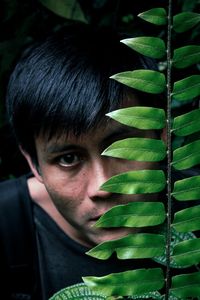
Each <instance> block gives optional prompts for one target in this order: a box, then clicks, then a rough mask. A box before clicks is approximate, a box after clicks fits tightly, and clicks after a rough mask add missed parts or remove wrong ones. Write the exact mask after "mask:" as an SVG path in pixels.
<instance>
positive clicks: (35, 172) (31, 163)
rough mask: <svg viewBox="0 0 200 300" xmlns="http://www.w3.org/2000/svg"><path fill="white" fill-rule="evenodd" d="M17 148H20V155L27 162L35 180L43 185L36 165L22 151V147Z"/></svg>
mask: <svg viewBox="0 0 200 300" xmlns="http://www.w3.org/2000/svg"><path fill="white" fill-rule="evenodd" d="M19 148H20V151H21V153H22V155H23V156H24V157H25V159H26V160H27V162H28V164H29V167H30V169H31V171H32V173H33V175H34V176H35V177H36V178H37V180H38V181H39V182H41V183H43V179H42V176H41V172H40V168H39V166H38V165H37V163H36V162H34V161H33V159H32V158H31V156H30V155H29V154H28V153H27V152H26V151H24V149H22V147H19Z"/></svg>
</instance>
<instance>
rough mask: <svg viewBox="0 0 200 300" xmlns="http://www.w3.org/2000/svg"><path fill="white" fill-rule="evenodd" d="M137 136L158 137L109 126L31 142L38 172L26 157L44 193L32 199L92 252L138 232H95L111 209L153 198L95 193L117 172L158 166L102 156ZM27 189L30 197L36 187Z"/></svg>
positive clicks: (145, 131)
mask: <svg viewBox="0 0 200 300" xmlns="http://www.w3.org/2000/svg"><path fill="white" fill-rule="evenodd" d="M135 136H136V137H145V138H156V136H155V132H154V131H147V130H144V131H142V130H138V129H135V128H129V127H127V126H124V125H122V124H120V123H118V122H116V121H110V122H108V123H106V125H101V126H98V127H97V128H95V129H93V130H91V131H90V132H88V133H86V134H82V135H81V136H80V137H78V138H77V137H75V136H74V135H73V134H68V135H66V136H65V135H64V134H63V135H61V136H59V137H58V136H56V137H53V138H52V139H51V140H49V141H46V139H45V138H44V137H43V136H39V137H38V138H36V139H35V144H36V151H37V156H38V165H39V166H38V167H39V168H36V167H35V165H34V164H33V162H32V161H31V158H30V156H29V155H28V154H26V153H24V155H25V157H26V158H27V160H28V162H29V165H30V167H31V169H32V172H33V173H34V175H35V177H36V178H37V179H38V184H40V185H41V189H42V187H43V190H44V192H43V193H42V192H41V193H40V194H39V193H37V195H35V196H33V198H34V199H36V201H37V202H38V203H39V205H41V206H42V207H43V208H44V209H45V210H46V211H47V213H49V214H50V215H51V217H52V218H53V219H54V220H55V222H57V223H58V225H59V226H60V227H61V228H62V229H63V230H64V231H65V232H66V234H68V235H69V236H70V237H71V238H72V239H74V240H76V241H77V242H79V243H81V244H83V245H85V246H88V247H93V246H94V245H96V244H98V243H101V242H104V241H107V240H111V239H116V238H119V237H121V236H123V235H125V234H128V233H130V232H132V231H133V232H135V231H136V229H130V228H129V229H128V228H110V229H100V228H95V227H93V225H94V224H95V222H96V220H97V219H98V218H99V217H100V216H101V215H102V214H103V213H105V212H106V211H107V210H108V209H110V208H111V207H113V206H114V205H118V204H125V203H128V202H130V201H146V200H149V201H151V200H152V198H151V195H120V194H113V193H110V192H106V191H102V190H100V189H99V188H100V186H101V185H102V184H103V183H104V182H105V181H107V180H108V179H109V178H110V177H112V176H114V175H117V174H119V173H122V172H126V171H130V170H139V169H152V168H155V167H156V165H155V163H149V162H136V161H127V160H123V159H117V158H111V157H106V156H102V155H101V153H102V152H103V150H104V149H105V148H107V147H108V146H109V145H110V144H111V143H113V142H115V141H117V140H120V139H123V138H129V137H135ZM38 169H39V172H38ZM38 184H36V186H38ZM29 189H30V193H33V194H34V189H35V188H32V187H31V186H30V188H29ZM42 195H43V196H42ZM42 197H43V199H42ZM38 199H39V200H38ZM44 199H47V200H44ZM154 200H155V198H154ZM51 202H52V203H53V204H51Z"/></svg>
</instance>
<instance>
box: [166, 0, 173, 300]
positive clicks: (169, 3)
mask: <svg viewBox="0 0 200 300" xmlns="http://www.w3.org/2000/svg"><path fill="white" fill-rule="evenodd" d="M171 28H172V0H169V2H168V26H167V125H166V126H167V148H168V156H167V182H168V185H167V216H168V218H167V245H166V262H167V265H166V292H165V299H166V300H167V299H169V290H170V284H171V282H170V281H171V280H170V244H171V219H172V212H171V211H172V209H171V208H172V202H171V189H172V183H171V159H172V150H171V91H172V86H171V85H172V78H171V57H172V56H171Z"/></svg>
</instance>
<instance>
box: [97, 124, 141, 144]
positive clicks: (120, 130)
mask: <svg viewBox="0 0 200 300" xmlns="http://www.w3.org/2000/svg"><path fill="white" fill-rule="evenodd" d="M139 132H141V131H140V130H139V129H137V128H133V127H128V126H123V127H119V128H117V129H115V130H114V131H113V132H111V133H109V134H108V135H107V136H106V137H104V139H103V141H102V143H103V144H104V143H105V144H106V143H107V142H109V141H112V140H115V139H116V138H118V137H120V136H123V135H126V134H131V135H134V133H139Z"/></svg>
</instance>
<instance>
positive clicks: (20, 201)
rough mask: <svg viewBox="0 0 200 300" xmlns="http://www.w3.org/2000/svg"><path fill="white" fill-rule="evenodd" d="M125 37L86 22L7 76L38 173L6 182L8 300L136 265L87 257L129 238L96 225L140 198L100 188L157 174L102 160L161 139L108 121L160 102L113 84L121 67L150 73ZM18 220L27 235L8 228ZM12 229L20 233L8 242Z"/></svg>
mask: <svg viewBox="0 0 200 300" xmlns="http://www.w3.org/2000/svg"><path fill="white" fill-rule="evenodd" d="M120 38H121V37H119V36H118V35H117V34H114V33H113V32H111V31H107V30H99V31H98V30H95V29H92V28H90V26H87V25H83V24H81V25H78V24H77V25H74V26H69V27H67V28H65V29H63V30H62V31H60V32H57V33H55V34H53V35H52V36H51V37H49V38H48V39H46V40H45V41H43V42H39V43H37V44H36V45H33V46H31V47H29V49H27V50H26V51H25V52H24V53H23V55H22V57H21V58H20V60H19V62H18V64H17V66H16V67H15V69H14V71H13V73H12V75H11V78H10V82H9V85H8V94H7V109H8V115H9V120H10V122H11V125H12V128H13V130H14V134H15V136H16V138H17V141H18V144H19V147H20V149H21V151H22V153H23V155H24V156H25V158H26V159H27V161H28V163H29V165H30V169H31V171H32V172H31V174H29V175H27V176H23V177H21V178H18V179H14V180H12V181H6V182H3V183H2V184H1V186H0V193H1V199H0V201H1V202H2V204H1V208H0V211H1V220H2V223H3V226H2V229H1V230H0V234H1V235H2V238H1V243H2V247H1V251H2V253H1V258H0V259H1V260H2V265H3V269H2V270H3V271H2V272H3V278H4V281H3V287H2V289H3V290H4V293H5V295H6V296H5V297H4V299H22V298H23V297H24V298H23V299H48V298H49V297H50V296H52V295H53V294H54V293H55V292H57V291H59V290H60V289H62V288H64V287H66V286H70V285H73V284H76V283H80V282H81V281H82V279H81V278H82V276H86V275H94V276H101V275H106V274H109V273H111V272H120V271H123V270H127V269H130V266H133V265H134V267H137V266H136V263H135V261H131V260H128V261H127V260H126V261H117V260H116V258H115V257H112V258H111V259H109V260H107V261H99V260H97V259H94V258H91V257H89V256H87V255H86V254H85V252H86V251H87V250H88V249H89V248H91V247H93V246H94V245H96V244H98V243H101V242H104V241H106V240H111V239H116V238H119V237H121V236H123V235H125V234H127V233H129V232H130V229H129V230H128V229H120V228H115V229H97V228H94V227H93V226H92V225H94V223H95V222H96V221H97V220H98V219H99V217H100V216H101V215H102V214H104V213H105V212H106V211H107V210H108V209H109V208H111V207H113V206H114V205H117V204H122V203H127V202H129V201H135V200H140V198H141V197H142V199H143V200H144V195H142V196H141V195H132V196H127V195H126V196H122V195H117V194H112V193H109V192H105V191H102V190H100V189H99V188H100V186H101V184H102V183H103V182H105V181H106V180H107V179H108V178H110V177H111V176H113V175H116V174H119V173H121V172H126V171H129V170H135V169H144V168H145V169H146V168H152V164H151V163H141V162H135V161H132V162H130V161H126V160H122V159H116V158H109V157H104V156H102V155H101V153H102V151H103V150H104V149H105V148H106V147H108V146H109V145H110V144H111V143H113V142H114V141H117V140H120V139H123V138H128V137H134V136H141V137H149V138H154V137H155V133H154V132H153V131H142V130H138V129H135V128H129V127H127V126H124V125H122V124H119V123H117V122H115V121H111V120H110V119H109V118H107V117H105V114H106V113H107V112H109V111H112V110H115V109H118V108H123V107H129V106H135V105H143V106H145V105H150V106H155V105H156V104H155V103H156V99H154V97H152V96H150V95H148V97H147V96H146V95H143V94H142V93H139V92H137V91H135V90H131V89H130V88H127V87H125V86H124V85H122V84H119V83H117V82H116V81H114V80H112V79H109V77H110V76H111V75H113V74H115V73H118V72H122V71H125V70H133V69H146V68H150V69H152V68H154V65H153V64H152V63H151V61H149V60H147V58H144V57H141V56H139V55H138V54H136V53H134V52H133V51H132V50H130V49H129V48H128V47H127V46H125V45H123V44H122V43H120ZM147 98H148V99H147ZM8 203H10V204H9V206H8ZM2 207H3V208H2ZM11 215H12V217H11ZM9 216H10V217H9ZM13 219H17V220H18V221H19V223H20V224H21V227H22V229H19V227H18V226H17V225H16V226H14V225H9V224H13V223H12V222H13ZM9 226H10V227H12V228H11V229H12V231H13V232H14V233H13V235H12V237H10V240H9V243H8V242H6V239H7V240H8V237H9V230H8V229H7V228H9ZM11 229H10V230H11ZM19 230H20V236H19V233H18V232H19ZM5 232H6V233H5ZM24 237H25V238H24ZM20 238H21V239H20ZM16 245H17V246H16ZM16 247H18V248H17V250H16ZM16 257H18V258H16ZM142 264H143V262H139V266H140V267H142ZM1 293H2V292H1ZM6 297H7V298H6ZM20 297H21V298H20Z"/></svg>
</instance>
